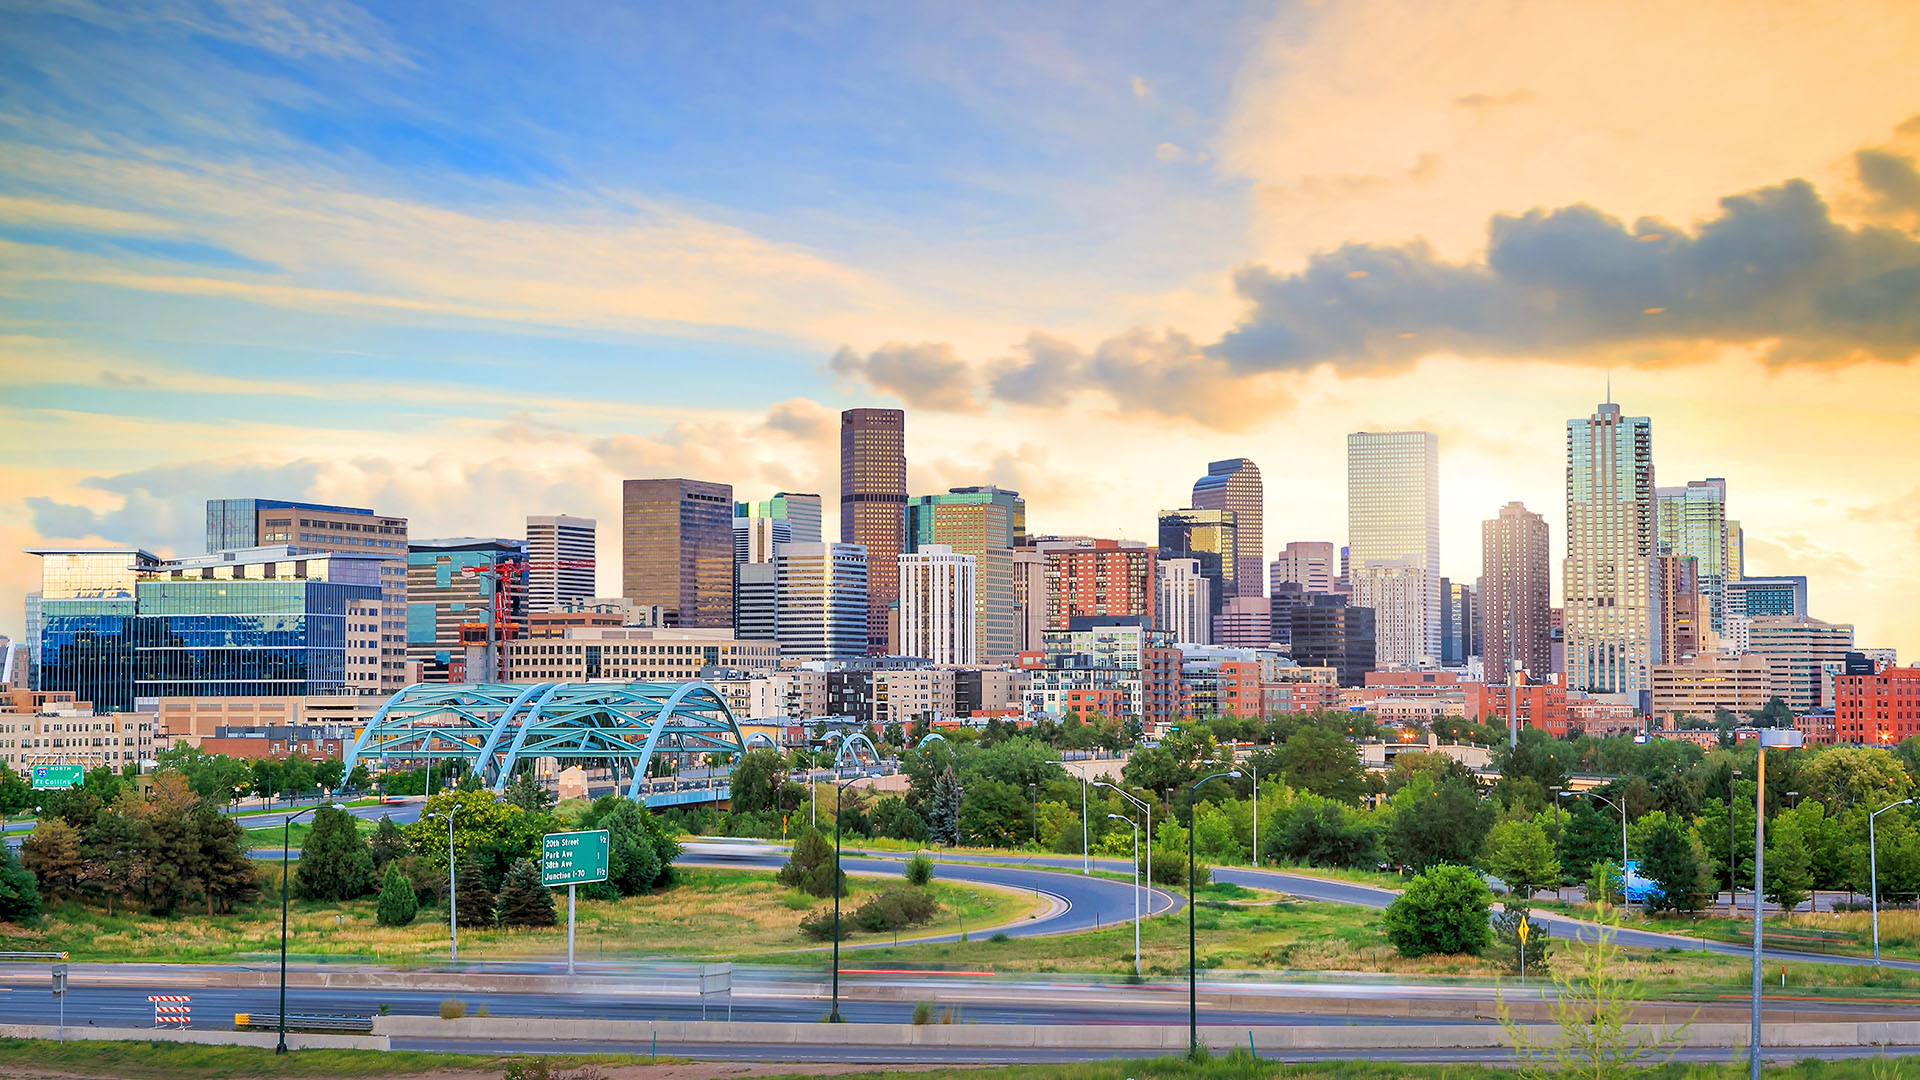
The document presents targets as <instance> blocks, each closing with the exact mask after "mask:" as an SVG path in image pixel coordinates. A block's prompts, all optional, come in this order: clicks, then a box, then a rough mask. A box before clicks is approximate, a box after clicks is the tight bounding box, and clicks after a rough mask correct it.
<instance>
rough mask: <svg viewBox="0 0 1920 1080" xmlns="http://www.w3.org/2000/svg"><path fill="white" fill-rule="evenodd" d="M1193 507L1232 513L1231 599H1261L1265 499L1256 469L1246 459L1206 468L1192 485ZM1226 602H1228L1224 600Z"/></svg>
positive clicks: (1265, 584) (1237, 459) (1213, 464)
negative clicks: (1232, 564) (1232, 571)
mask: <svg viewBox="0 0 1920 1080" xmlns="http://www.w3.org/2000/svg"><path fill="white" fill-rule="evenodd" d="M1193 505H1194V506H1195V507H1196V508H1198V509H1201V510H1228V511H1231V512H1232V513H1233V562H1234V584H1235V588H1236V590H1237V591H1236V592H1235V593H1234V595H1235V596H1265V595H1267V583H1266V581H1265V580H1264V578H1263V576H1262V574H1261V571H1262V570H1264V569H1265V568H1266V539H1265V536H1264V534H1263V530H1262V521H1263V520H1264V519H1265V517H1266V497H1265V494H1264V489H1263V488H1262V487H1261V485H1260V466H1258V465H1255V464H1254V463H1253V462H1252V460H1250V459H1248V458H1228V459H1227V460H1225V461H1215V462H1211V463H1209V464H1208V465H1207V475H1205V476H1203V477H1201V478H1200V479H1198V480H1195V481H1194V482H1193ZM1227 599H1232V597H1228V598H1227Z"/></svg>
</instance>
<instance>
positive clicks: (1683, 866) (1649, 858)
mask: <svg viewBox="0 0 1920 1080" xmlns="http://www.w3.org/2000/svg"><path fill="white" fill-rule="evenodd" d="M1640 873H1641V874H1642V875H1644V876H1645V877H1647V878H1649V879H1651V880H1652V881H1653V882H1654V883H1655V884H1657V885H1659V886H1660V888H1659V891H1658V892H1656V893H1653V894H1651V895H1650V896H1648V897H1647V910H1648V911H1679V912H1694V911H1699V910H1700V909H1701V908H1703V907H1706V906H1707V896H1708V895H1709V893H1708V890H1709V889H1711V888H1712V884H1711V882H1710V880H1709V879H1708V877H1707V866H1706V857H1705V853H1704V852H1703V851H1702V850H1701V847H1700V841H1699V839H1698V838H1697V837H1695V836H1694V835H1693V833H1692V831H1691V830H1690V829H1688V828H1686V827H1685V826H1682V825H1680V824H1678V823H1676V822H1673V821H1668V820H1662V821H1660V822H1658V823H1657V824H1656V825H1655V826H1654V828H1653V829H1652V830H1650V831H1649V832H1648V833H1647V836H1646V840H1645V846H1644V849H1643V854H1642V856H1641V860H1640Z"/></svg>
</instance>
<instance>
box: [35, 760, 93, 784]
mask: <svg viewBox="0 0 1920 1080" xmlns="http://www.w3.org/2000/svg"><path fill="white" fill-rule="evenodd" d="M86 778H87V767H86V766H85V765H35V766H34V767H33V786H34V787H35V788H36V789H39V788H72V787H79V786H80V785H81V783H82V782H84V781H85V780H86Z"/></svg>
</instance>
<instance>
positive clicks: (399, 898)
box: [374, 863, 420, 926]
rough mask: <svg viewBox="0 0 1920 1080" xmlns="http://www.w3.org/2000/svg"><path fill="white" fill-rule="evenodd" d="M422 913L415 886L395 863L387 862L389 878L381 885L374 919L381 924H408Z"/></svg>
mask: <svg viewBox="0 0 1920 1080" xmlns="http://www.w3.org/2000/svg"><path fill="white" fill-rule="evenodd" d="M419 913H420V902H419V900H418V899H417V898H416V897H415V896H414V894H413V886H412V885H410V884H408V882H407V876H406V875H405V874H402V873H401V872H400V867H399V866H398V865H397V864H395V863H388V864H387V880H386V882H385V883H384V884H382V885H381V886H380V900H379V902H378V903H377V904H375V905H374V919H375V920H376V921H377V922H379V924H380V925H381V926H406V925H408V924H409V923H411V922H413V918H414V916H415V915H418V914H419Z"/></svg>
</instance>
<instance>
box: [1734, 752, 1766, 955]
mask: <svg viewBox="0 0 1920 1080" xmlns="http://www.w3.org/2000/svg"><path fill="white" fill-rule="evenodd" d="M1739 775H1740V770H1739V769H1728V770H1727V914H1729V915H1731V916H1733V917H1735V918H1738V917H1739V915H1740V886H1739V884H1738V883H1737V882H1736V880H1735V878H1734V875H1735V874H1737V873H1739V870H1738V869H1737V867H1738V866H1739V865H1740V860H1739V859H1737V858H1735V857H1734V854H1733V845H1734V835H1733V781H1734V778H1735V777H1738V776H1739ZM1753 902H1754V903H1756V904H1757V903H1759V902H1760V898H1759V897H1754V901H1753Z"/></svg>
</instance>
